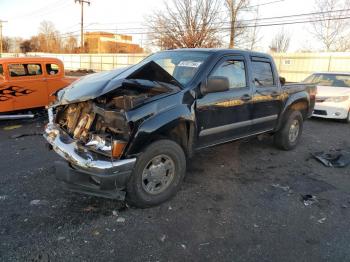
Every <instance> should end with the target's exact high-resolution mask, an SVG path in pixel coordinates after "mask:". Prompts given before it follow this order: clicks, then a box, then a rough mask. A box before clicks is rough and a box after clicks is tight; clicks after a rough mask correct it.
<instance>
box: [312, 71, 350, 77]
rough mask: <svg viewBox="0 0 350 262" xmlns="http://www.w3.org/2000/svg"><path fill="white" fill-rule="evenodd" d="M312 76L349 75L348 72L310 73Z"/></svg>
mask: <svg viewBox="0 0 350 262" xmlns="http://www.w3.org/2000/svg"><path fill="white" fill-rule="evenodd" d="M312 74H313V75H315V74H327V75H347V76H348V75H350V72H315V73H312Z"/></svg>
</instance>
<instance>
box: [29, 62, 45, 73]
mask: <svg viewBox="0 0 350 262" xmlns="http://www.w3.org/2000/svg"><path fill="white" fill-rule="evenodd" d="M27 69H28V75H30V76H35V75H42V73H43V71H42V70H41V65H40V64H28V65H27Z"/></svg>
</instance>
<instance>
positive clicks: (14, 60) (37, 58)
mask: <svg viewBox="0 0 350 262" xmlns="http://www.w3.org/2000/svg"><path fill="white" fill-rule="evenodd" d="M29 62H37V63H41V62H54V63H59V64H62V61H61V60H59V59H57V58H53V57H41V56H26V57H5V58H0V63H29Z"/></svg>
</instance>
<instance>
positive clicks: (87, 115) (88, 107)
mask: <svg viewBox="0 0 350 262" xmlns="http://www.w3.org/2000/svg"><path fill="white" fill-rule="evenodd" d="M172 90H173V89H172V88H171V87H169V86H167V84H164V83H162V84H160V83H155V82H154V81H148V80H126V81H125V82H124V83H123V86H122V87H121V88H119V89H117V90H115V91H114V92H111V93H108V94H105V95H103V96H101V97H98V98H96V99H93V100H88V101H83V102H78V103H72V104H67V105H60V106H57V107H56V118H55V122H56V123H57V124H58V125H59V126H60V128H61V129H63V130H64V131H65V132H66V133H67V134H68V135H69V136H70V137H71V138H73V139H74V140H77V141H79V145H81V146H82V147H85V148H87V149H89V150H91V151H94V152H96V153H101V154H103V155H106V156H108V157H113V158H118V157H120V155H121V154H122V151H123V149H124V148H125V146H126V144H127V143H128V141H129V138H130V134H131V132H132V130H131V126H130V125H129V123H127V120H126V118H125V112H127V111H129V110H132V109H133V108H136V107H138V106H140V105H142V104H144V103H145V102H147V101H150V100H151V99H152V98H153V97H155V96H159V95H161V94H165V93H169V92H171V91H172Z"/></svg>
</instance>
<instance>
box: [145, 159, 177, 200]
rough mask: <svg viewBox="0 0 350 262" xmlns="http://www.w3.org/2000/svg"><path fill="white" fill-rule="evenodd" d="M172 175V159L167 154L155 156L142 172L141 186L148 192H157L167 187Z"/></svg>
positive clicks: (153, 193) (173, 172) (173, 168)
mask: <svg viewBox="0 0 350 262" xmlns="http://www.w3.org/2000/svg"><path fill="white" fill-rule="evenodd" d="M174 175H175V163H174V161H173V160H172V159H171V158H170V157H169V156H167V155H158V156H155V157H154V158H152V159H151V160H150V161H149V162H148V163H147V165H146V167H145V168H144V170H143V172H142V188H143V189H144V190H145V191H146V192H147V193H149V194H152V195H156V194H159V193H161V192H163V191H164V190H165V189H167V188H168V187H169V185H170V184H171V182H172V181H173V179H174Z"/></svg>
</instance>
